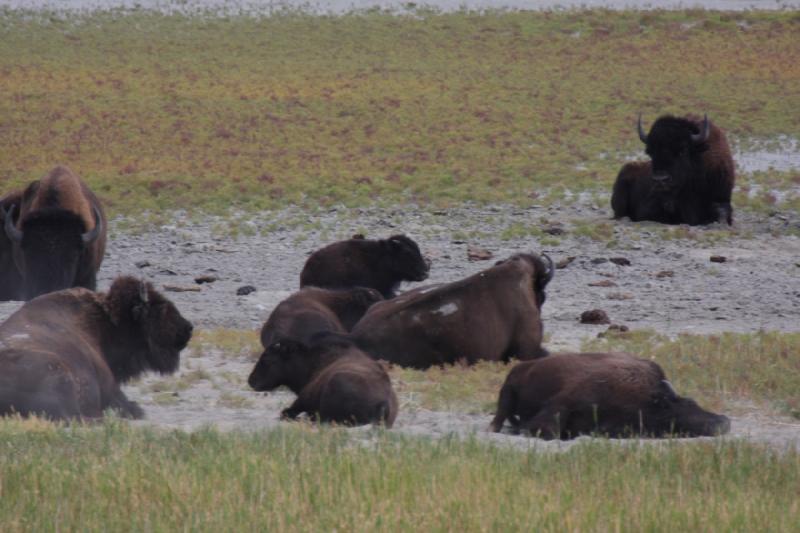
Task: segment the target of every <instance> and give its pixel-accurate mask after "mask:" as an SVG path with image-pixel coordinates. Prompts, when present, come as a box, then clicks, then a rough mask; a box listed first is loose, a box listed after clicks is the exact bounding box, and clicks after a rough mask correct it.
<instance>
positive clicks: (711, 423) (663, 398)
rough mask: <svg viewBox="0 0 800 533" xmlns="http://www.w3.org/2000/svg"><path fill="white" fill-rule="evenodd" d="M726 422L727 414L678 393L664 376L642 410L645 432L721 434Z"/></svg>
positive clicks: (726, 426)
mask: <svg viewBox="0 0 800 533" xmlns="http://www.w3.org/2000/svg"><path fill="white" fill-rule="evenodd" d="M648 417H649V420H648ZM730 425H731V423H730V419H728V417H727V416H724V415H718V414H715V413H711V412H709V411H706V410H705V409H703V408H702V407H700V406H699V405H697V402H695V401H694V400H692V399H690V398H684V397H682V396H678V394H677V393H676V392H675V390H674V389H673V388H672V385H670V383H669V381H667V380H662V381H661V383H660V384H659V388H658V390H657V391H656V393H655V394H654V395H653V397H652V400H651V406H650V407H649V408H648V409H647V414H645V426H646V429H647V432H648V433H650V434H652V435H655V436H659V435H676V436H683V437H704V436H707V437H712V436H716V435H724V434H725V433H727V432H728V431H729V430H730Z"/></svg>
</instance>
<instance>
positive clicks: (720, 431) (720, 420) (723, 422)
mask: <svg viewBox="0 0 800 533" xmlns="http://www.w3.org/2000/svg"><path fill="white" fill-rule="evenodd" d="M730 430H731V419H730V418H728V417H727V416H725V415H719V416H718V417H717V420H716V423H715V424H714V425H713V427H712V428H711V433H712V434H714V435H726V434H727V433H729V432H730Z"/></svg>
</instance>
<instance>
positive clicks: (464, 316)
mask: <svg viewBox="0 0 800 533" xmlns="http://www.w3.org/2000/svg"><path fill="white" fill-rule="evenodd" d="M543 257H544V259H542V257H539V256H537V255H533V254H516V255H514V256H511V257H510V258H508V259H506V260H504V261H499V262H497V263H496V264H495V265H494V266H493V267H491V268H489V269H487V270H484V271H483V272H479V273H478V274H475V275H473V276H471V277H468V278H466V279H463V280H461V281H457V282H454V283H447V284H441V285H436V286H433V287H429V288H424V287H421V288H418V289H415V290H413V291H410V292H409V293H406V294H403V295H401V296H399V297H397V298H395V299H393V300H387V301H384V302H379V303H377V304H375V305H373V306H372V307H370V308H369V310H368V311H367V313H366V314H365V315H364V318H362V319H361V320H360V321H359V322H358V324H356V325H355V327H354V328H353V331H352V334H351V337H352V338H353V340H354V341H355V342H356V344H357V345H358V346H359V347H360V348H361V349H363V350H364V351H366V352H367V353H368V354H370V355H371V356H372V357H374V358H375V359H385V360H386V361H389V362H392V363H395V364H398V365H401V366H404V367H412V368H419V369H424V368H428V367H430V366H433V365H442V364H446V363H455V362H456V361H458V360H464V361H466V363H467V364H473V363H475V362H476V361H478V360H479V359H488V360H494V361H496V360H502V361H508V360H509V358H511V357H514V356H516V357H518V358H519V359H533V358H537V357H543V356H545V355H547V351H546V350H545V349H544V348H543V347H542V329H543V328H542V318H541V308H542V305H543V304H544V301H545V287H546V286H547V284H548V283H549V282H550V280H551V279H552V278H553V273H554V268H553V262H552V260H550V258H549V257H547V256H546V255H544V256H543Z"/></svg>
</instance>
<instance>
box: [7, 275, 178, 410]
mask: <svg viewBox="0 0 800 533" xmlns="http://www.w3.org/2000/svg"><path fill="white" fill-rule="evenodd" d="M191 335H192V325H191V324H190V323H189V322H187V321H186V320H185V319H184V318H183V317H182V316H181V315H180V313H179V312H178V310H177V309H176V308H175V306H174V305H173V304H172V303H171V302H170V301H169V300H167V299H166V298H164V297H163V296H162V295H161V294H159V293H158V292H156V291H155V289H153V287H152V286H151V285H150V284H149V283H144V282H142V281H139V280H136V279H134V278H130V277H121V278H117V279H116V280H115V281H114V283H113V284H112V285H111V289H110V290H109V291H108V293H105V294H103V293H95V292H91V291H88V290H86V289H83V288H75V289H66V290H62V291H57V292H53V293H49V294H46V295H44V296H40V297H38V298H35V299H33V300H31V301H30V302H27V303H26V304H25V305H23V306H22V308H20V310H19V311H17V312H16V313H14V314H13V315H11V316H10V317H9V318H8V320H6V321H5V322H4V323H3V324H2V325H0V416H3V415H9V414H13V413H18V414H20V415H23V416H29V415H39V416H44V417H47V418H50V419H54V420H64V419H93V418H98V417H100V416H102V414H103V411H104V410H105V409H114V410H117V411H118V412H119V414H120V415H121V416H124V417H128V418H141V417H142V415H143V413H142V410H141V408H140V407H139V406H138V405H136V403H134V402H132V401H130V400H128V399H127V398H126V397H125V394H124V393H123V392H122V390H121V389H120V384H122V383H125V382H126V381H128V380H130V379H132V378H135V377H136V376H138V375H139V374H141V373H142V372H144V371H145V370H154V371H156V372H160V373H162V374H167V373H172V372H175V370H177V368H178V363H179V357H180V351H181V350H182V349H183V348H185V347H186V344H187V343H188V342H189V339H190V337H191Z"/></svg>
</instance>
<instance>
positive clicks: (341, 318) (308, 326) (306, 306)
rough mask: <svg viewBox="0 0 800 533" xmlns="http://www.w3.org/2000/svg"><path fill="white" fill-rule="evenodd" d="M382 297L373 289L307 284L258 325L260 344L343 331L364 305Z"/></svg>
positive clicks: (302, 340) (303, 340)
mask: <svg viewBox="0 0 800 533" xmlns="http://www.w3.org/2000/svg"><path fill="white" fill-rule="evenodd" d="M381 300H383V298H382V297H381V295H380V293H378V291H376V290H375V289H367V288H364V287H356V288H354V289H343V290H331V289H320V288H318V287H306V288H304V289H300V290H299V291H298V292H296V293H294V294H292V295H291V296H289V297H288V298H287V299H285V300H284V301H282V302H281V303H279V304H278V306H277V307H276V308H275V309H274V310H273V311H272V313H271V314H270V315H269V318H268V319H267V321H266V323H265V324H264V326H263V327H262V328H261V344H262V345H263V346H264V348H268V347H269V346H270V345H271V344H273V343H274V342H279V341H283V340H294V341H299V342H309V341H310V340H311V337H313V336H314V335H315V334H317V333H322V332H326V331H328V332H334V333H346V332H348V331H350V330H351V329H352V328H353V326H354V325H355V324H356V322H358V321H359V320H360V319H361V317H362V316H364V313H366V312H367V309H368V308H369V307H370V306H371V305H372V304H374V303H375V302H379V301H381Z"/></svg>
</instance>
